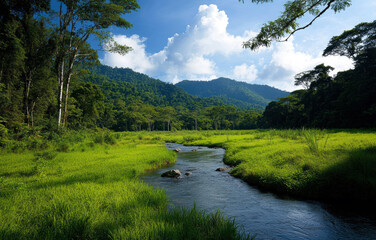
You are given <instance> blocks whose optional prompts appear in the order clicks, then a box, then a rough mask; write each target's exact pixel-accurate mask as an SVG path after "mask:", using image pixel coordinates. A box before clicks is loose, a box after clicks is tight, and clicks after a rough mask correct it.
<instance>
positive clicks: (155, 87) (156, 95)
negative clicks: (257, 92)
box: [85, 65, 267, 111]
mask: <svg viewBox="0 0 376 240" xmlns="http://www.w3.org/2000/svg"><path fill="white" fill-rule="evenodd" d="M85 81H87V82H92V83H94V84H97V85H99V86H100V88H101V89H102V91H103V92H104V94H105V95H106V96H109V97H110V98H113V99H114V98H120V99H122V100H123V101H124V102H128V103H129V102H132V101H134V100H135V99H139V100H141V101H142V102H144V103H147V104H151V105H153V106H173V107H178V106H183V107H185V108H187V109H190V110H192V109H197V108H203V107H210V106H224V105H227V106H234V107H237V108H239V109H243V110H257V111H260V110H262V109H263V108H264V106H265V105H266V104H263V105H261V104H255V103H252V102H246V101H239V100H237V99H231V100H229V99H228V98H223V97H222V96H216V95H212V96H195V95H193V94H189V93H187V92H186V91H185V90H184V89H182V88H181V87H177V86H175V85H173V84H169V83H166V82H163V81H161V80H158V79H155V78H151V77H149V76H147V75H145V74H142V73H138V72H135V71H133V70H131V69H129V68H112V67H109V66H104V65H100V66H98V67H94V68H92V69H91V75H89V76H87V77H86V79H85ZM266 103H267V102H266Z"/></svg>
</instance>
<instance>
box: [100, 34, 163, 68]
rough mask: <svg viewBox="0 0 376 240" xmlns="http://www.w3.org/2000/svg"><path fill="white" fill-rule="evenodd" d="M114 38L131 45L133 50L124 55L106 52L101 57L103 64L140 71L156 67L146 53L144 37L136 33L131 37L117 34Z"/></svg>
mask: <svg viewBox="0 0 376 240" xmlns="http://www.w3.org/2000/svg"><path fill="white" fill-rule="evenodd" d="M114 40H115V41H116V42H117V43H119V44H122V45H127V46H129V47H132V48H133V50H132V51H130V52H129V53H127V54H126V55H124V56H123V55H120V54H118V53H106V54H105V55H104V59H102V63H103V64H106V65H109V66H113V67H128V68H131V69H133V70H134V71H137V72H142V73H147V72H150V71H151V70H153V69H154V68H155V67H156V66H155V64H153V63H152V62H151V61H150V58H149V56H148V55H147V54H146V51H145V47H146V46H145V41H146V38H140V36H138V35H136V34H135V35H132V36H131V37H127V36H124V35H117V36H114Z"/></svg>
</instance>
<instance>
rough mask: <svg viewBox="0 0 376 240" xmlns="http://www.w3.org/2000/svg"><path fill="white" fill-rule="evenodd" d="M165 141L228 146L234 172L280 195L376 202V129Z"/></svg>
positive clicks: (198, 135) (187, 136)
mask: <svg viewBox="0 0 376 240" xmlns="http://www.w3.org/2000/svg"><path fill="white" fill-rule="evenodd" d="M164 140H165V141H172V142H178V143H182V144H186V145H205V146H211V147H223V148H225V149H226V155H225V159H224V162H225V163H226V164H229V165H232V166H234V168H233V169H232V170H231V171H230V173H231V174H232V175H234V176H237V177H239V178H241V179H243V180H245V181H246V182H248V183H249V184H251V185H255V186H257V187H258V188H260V189H262V190H267V191H271V192H274V193H277V194H279V195H281V196H287V197H289V196H293V197H296V198H304V199H315V200H321V201H328V202H333V203H336V204H348V203H360V204H359V205H360V206H367V207H373V204H374V202H375V201H376V134H375V132H374V131H371V130H315V129H300V130H250V131H208V132H177V133H175V134H170V135H169V136H165V138H164ZM353 206H355V205H353Z"/></svg>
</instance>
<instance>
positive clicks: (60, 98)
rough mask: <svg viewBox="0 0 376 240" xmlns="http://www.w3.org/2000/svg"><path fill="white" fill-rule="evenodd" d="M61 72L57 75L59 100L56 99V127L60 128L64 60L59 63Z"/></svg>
mask: <svg viewBox="0 0 376 240" xmlns="http://www.w3.org/2000/svg"><path fill="white" fill-rule="evenodd" d="M60 67H61V72H60V74H59V85H60V86H59V98H58V108H59V113H58V118H57V126H58V127H59V128H60V125H61V112H62V107H63V106H62V105H63V92H64V58H63V60H62V61H61V66H60Z"/></svg>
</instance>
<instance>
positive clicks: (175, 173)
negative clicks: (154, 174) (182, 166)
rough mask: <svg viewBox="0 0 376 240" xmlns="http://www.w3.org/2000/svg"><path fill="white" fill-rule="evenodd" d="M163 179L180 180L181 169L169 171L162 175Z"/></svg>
mask: <svg viewBox="0 0 376 240" xmlns="http://www.w3.org/2000/svg"><path fill="white" fill-rule="evenodd" d="M161 176H162V177H170V178H178V177H180V176H181V172H180V171H179V169H173V170H169V171H167V172H165V173H163V174H162V175H161Z"/></svg>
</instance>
